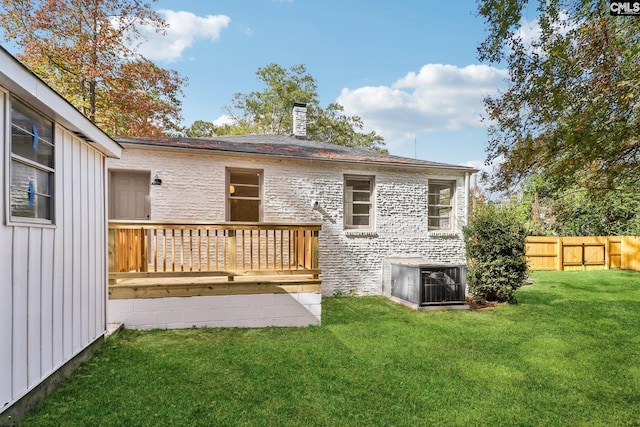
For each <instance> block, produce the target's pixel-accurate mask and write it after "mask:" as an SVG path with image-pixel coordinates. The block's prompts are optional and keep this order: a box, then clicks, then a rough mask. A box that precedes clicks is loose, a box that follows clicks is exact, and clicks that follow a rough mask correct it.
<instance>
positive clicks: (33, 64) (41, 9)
mask: <svg viewBox="0 0 640 427" xmlns="http://www.w3.org/2000/svg"><path fill="white" fill-rule="evenodd" d="M1 1H2V3H1V5H2V9H0V24H1V25H2V26H3V28H4V30H5V32H4V37H5V39H6V40H12V41H14V42H15V43H16V44H17V45H18V47H20V48H21V49H22V53H20V54H19V55H18V59H20V60H21V61H22V62H23V63H24V64H25V65H26V66H27V67H29V68H30V69H31V70H32V71H33V72H34V73H36V74H37V75H38V76H40V77H41V78H42V79H43V80H44V81H45V82H47V83H48V84H49V85H50V86H52V87H53V88H54V89H56V90H57V91H58V92H59V93H60V94H61V95H62V96H64V97H65V98H66V99H67V100H69V101H70V102H71V103H72V104H73V105H74V106H75V107H76V108H78V109H79V110H80V111H81V112H82V113H84V114H85V115H86V116H87V117H88V118H89V119H90V120H91V121H93V122H94V123H96V124H98V125H100V126H101V127H102V128H103V129H104V130H105V131H107V132H108V133H110V134H111V135H132V136H142V135H157V134H160V133H161V132H162V130H163V129H164V128H166V127H170V126H172V125H173V124H174V123H176V122H177V121H179V119H180V107H181V101H180V99H179V98H180V96H181V95H182V92H181V86H182V85H183V84H184V83H185V80H184V79H183V78H181V77H180V76H179V75H178V73H176V72H175V71H171V70H164V69H162V68H160V67H158V66H156V65H154V64H153V63H151V62H150V61H148V60H147V59H145V58H144V57H142V56H141V55H139V54H137V53H136V52H135V51H134V50H132V49H131V48H129V47H128V46H132V45H135V43H136V42H137V41H138V40H139V38H140V32H139V27H140V26H141V25H151V26H153V27H154V28H155V29H156V31H158V32H161V31H164V28H165V23H164V21H163V20H162V19H161V18H160V17H159V16H158V15H157V14H156V13H155V12H154V11H153V10H151V8H150V5H149V4H147V3H143V2H142V1H141V0H91V1H86V0H57V1H53V0H29V1H28V0H1Z"/></svg>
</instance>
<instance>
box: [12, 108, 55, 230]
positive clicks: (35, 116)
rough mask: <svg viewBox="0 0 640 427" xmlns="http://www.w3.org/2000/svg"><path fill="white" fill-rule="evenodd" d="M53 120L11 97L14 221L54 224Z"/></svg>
mask: <svg viewBox="0 0 640 427" xmlns="http://www.w3.org/2000/svg"><path fill="white" fill-rule="evenodd" d="M53 133H54V131H53V122H52V121H51V120H49V119H47V118H45V117H44V116H42V115H41V114H39V113H38V112H36V111H35V110H33V109H31V108H30V107H28V106H27V105H25V104H24V103H22V102H20V101H19V100H17V99H16V98H14V97H12V98H11V165H10V182H11V184H10V190H9V199H10V206H11V212H10V216H11V221H18V222H39V223H45V224H51V223H53V201H54V200H53V196H54V194H53V178H54V172H55V163H54V160H55V159H54V141H53Z"/></svg>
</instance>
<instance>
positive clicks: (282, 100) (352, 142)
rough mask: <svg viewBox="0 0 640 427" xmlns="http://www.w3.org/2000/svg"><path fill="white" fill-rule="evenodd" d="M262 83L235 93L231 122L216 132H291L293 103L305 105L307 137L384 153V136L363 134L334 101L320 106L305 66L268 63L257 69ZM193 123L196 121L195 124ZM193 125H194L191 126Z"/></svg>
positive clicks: (354, 119)
mask: <svg viewBox="0 0 640 427" xmlns="http://www.w3.org/2000/svg"><path fill="white" fill-rule="evenodd" d="M256 75H257V76H258V79H259V80H260V81H261V82H262V83H264V85H265V88H264V89H263V90H262V91H254V92H250V93H248V94H243V93H236V94H235V95H234V96H233V100H232V105H231V106H227V107H226V108H225V109H226V112H227V113H228V114H229V116H230V117H231V118H232V120H233V122H234V124H233V125H232V126H230V127H228V128H218V129H216V132H233V133H234V134H237V130H238V129H239V130H242V131H243V132H242V133H258V134H292V133H293V115H292V109H293V104H294V103H296V102H297V103H304V104H306V105H307V137H308V138H309V139H314V140H319V141H326V142H331V143H334V144H338V145H344V146H350V147H358V148H364V149H369V150H375V151H381V152H386V150H385V149H384V148H383V147H384V139H383V138H382V137H381V136H380V135H377V134H376V133H375V131H374V132H370V133H367V134H365V133H362V129H363V127H364V124H363V122H362V119H361V118H360V117H357V116H347V115H345V114H344V108H343V107H342V106H341V105H340V104H337V103H334V104H330V105H329V106H328V107H327V108H326V109H323V108H321V107H320V104H319V101H318V94H317V85H316V81H315V79H314V78H313V77H312V76H311V75H309V74H308V72H307V69H306V67H305V66H304V65H296V66H293V67H291V68H290V69H288V70H287V69H285V68H282V67H281V66H279V65H277V64H269V65H267V66H266V67H264V68H259V69H258V71H257V72H256ZM194 125H195V124H194ZM192 127H193V126H192Z"/></svg>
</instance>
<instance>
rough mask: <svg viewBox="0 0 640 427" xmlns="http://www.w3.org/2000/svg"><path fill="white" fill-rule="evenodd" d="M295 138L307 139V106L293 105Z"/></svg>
mask: <svg viewBox="0 0 640 427" xmlns="http://www.w3.org/2000/svg"><path fill="white" fill-rule="evenodd" d="M293 136H295V137H296V138H300V139H306V138H307V104H300V103H297V102H296V103H294V104H293Z"/></svg>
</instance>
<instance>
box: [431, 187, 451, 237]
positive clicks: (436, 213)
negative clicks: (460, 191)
mask: <svg viewBox="0 0 640 427" xmlns="http://www.w3.org/2000/svg"><path fill="white" fill-rule="evenodd" d="M455 189H456V182H455V181H453V180H452V181H435V180H429V202H428V203H429V207H428V209H429V230H434V231H438V230H440V231H451V230H453V226H454V223H455V221H454V212H455V206H454V201H455Z"/></svg>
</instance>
